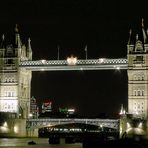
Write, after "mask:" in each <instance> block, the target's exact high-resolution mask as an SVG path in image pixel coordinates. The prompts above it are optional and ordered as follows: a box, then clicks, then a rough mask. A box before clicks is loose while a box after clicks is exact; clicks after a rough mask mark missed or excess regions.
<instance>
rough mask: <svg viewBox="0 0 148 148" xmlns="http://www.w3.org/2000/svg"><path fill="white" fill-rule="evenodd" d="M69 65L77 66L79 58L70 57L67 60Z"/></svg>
mask: <svg viewBox="0 0 148 148" xmlns="http://www.w3.org/2000/svg"><path fill="white" fill-rule="evenodd" d="M67 63H68V65H76V63H77V57H73V56H71V57H68V58H67Z"/></svg>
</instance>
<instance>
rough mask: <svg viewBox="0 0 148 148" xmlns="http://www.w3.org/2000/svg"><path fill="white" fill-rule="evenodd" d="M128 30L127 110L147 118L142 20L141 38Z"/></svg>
mask: <svg viewBox="0 0 148 148" xmlns="http://www.w3.org/2000/svg"><path fill="white" fill-rule="evenodd" d="M140 35H141V34H140ZM132 37H133V34H132V32H131V31H130V38H129V42H128V45H127V49H128V112H129V113H131V114H137V115H140V116H141V117H144V118H148V69H147V67H148V40H147V37H148V34H147V33H146V32H145V29H144V24H143V22H142V38H140V37H139V36H138V34H137V35H134V41H133V39H132Z"/></svg>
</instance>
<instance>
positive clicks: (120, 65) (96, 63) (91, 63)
mask: <svg viewBox="0 0 148 148" xmlns="http://www.w3.org/2000/svg"><path fill="white" fill-rule="evenodd" d="M19 67H21V68H25V69H26V70H31V71H60V70H113V69H117V70H119V69H127V68H128V60H127V59H124V58H120V59H106V58H100V59H86V60H77V59H75V58H73V57H72V58H69V59H67V60H36V61H22V62H20V65H19Z"/></svg>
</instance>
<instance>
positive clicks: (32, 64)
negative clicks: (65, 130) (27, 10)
mask: <svg viewBox="0 0 148 148" xmlns="http://www.w3.org/2000/svg"><path fill="white" fill-rule="evenodd" d="M141 33H142V38H139V36H138V35H136V37H134V39H133V38H132V36H133V35H132V32H131V31H130V34H129V41H128V44H127V58H119V59H109V58H107V59H105V58H99V59H85V60H83V59H77V58H76V57H69V58H68V59H66V60H37V61H33V60H32V48H31V40H30V39H28V43H27V45H24V44H22V41H21V38H20V33H19V31H18V28H17V26H16V28H15V32H14V35H15V41H14V42H12V44H8V45H7V44H6V40H5V36H4V35H3V36H2V40H1V44H0V112H1V114H4V116H5V117H6V118H5V119H4V118H3V121H0V122H1V123H0V134H1V133H2V134H4V133H5V134H7V136H8V135H13V136H20V137H21V136H26V127H27V128H29V126H30V128H32V127H33V126H35V127H38V125H41V124H45V125H46V123H48V122H52V123H53V120H50V119H46V120H48V122H46V120H43V119H42V120H41V119H40V120H37V119H29V120H28V118H29V113H30V98H31V97H30V95H31V79H32V71H41V70H45V71H59V70H113V69H117V70H119V69H124V70H127V75H128V84H127V85H128V98H127V99H128V113H129V114H134V115H135V114H138V115H139V116H140V117H141V118H144V119H145V120H147V119H148V32H146V31H145V27H144V24H143V22H142V28H141ZM64 120H65V121H64ZM91 120H92V121H91ZM54 121H55V120H54ZM58 121H59V122H60V123H62V122H66V121H67V120H66V119H63V120H62V119H61V120H56V121H55V123H58ZM74 121H75V122H79V120H78V119H75V120H74ZM82 121H84V122H95V123H97V124H99V122H101V120H98V121H95V119H90V120H87V119H84V120H82V119H81V122H82ZM68 122H70V121H68ZM104 122H106V124H108V123H109V121H107V120H104ZM111 122H112V121H111ZM113 122H114V121H113ZM104 124H105V123H104ZM110 125H112V124H110ZM123 128H124V131H126V130H128V131H129V129H131V128H130V127H129V126H128V125H126V124H124V126H122V130H120V131H121V132H123Z"/></svg>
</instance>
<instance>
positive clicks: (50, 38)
mask: <svg viewBox="0 0 148 148" xmlns="http://www.w3.org/2000/svg"><path fill="white" fill-rule="evenodd" d="M147 14H148V11H147V5H146V3H145V2H142V1H140V3H137V2H134V1H133V2H131V1H130V2H127V3H125V2H124V3H123V1H119V0H116V1H113V0H110V1H104V0H102V1H101V0H98V1H93V0H85V1H81V0H10V1H8V0H5V1H4V2H0V34H3V33H4V34H5V35H6V38H7V37H8V38H9V39H11V36H12V34H13V32H14V26H15V24H18V26H19V30H20V35H21V38H22V41H23V43H26V42H27V38H28V37H30V38H31V41H32V50H33V60H39V59H46V60H54V59H57V51H58V50H57V46H59V47H60V59H66V57H67V56H70V55H71V54H73V55H75V56H77V57H78V59H84V58H85V51H84V48H85V46H86V45H87V49H88V58H90V59H91V58H94V59H96V58H102V57H103V58H126V56H127V55H126V53H127V48H126V45H127V41H128V32H129V29H130V28H132V29H133V31H135V32H136V31H137V30H138V31H139V29H141V19H142V18H144V19H145V21H144V22H145V26H148V15H147ZM8 42H9V40H8ZM127 89H128V88H127V72H126V70H122V71H113V70H108V71H61V72H33V75H32V90H31V91H32V94H31V95H32V96H34V97H35V98H36V99H37V101H38V104H41V102H43V101H44V100H45V99H51V100H52V102H53V108H54V109H55V110H56V109H58V108H59V107H72V108H75V109H76V112H77V113H78V114H81V115H89V116H97V115H99V114H101V113H105V114H107V115H108V116H109V117H117V114H118V112H119V110H120V105H121V104H123V105H124V106H125V108H127V100H128V92H127Z"/></svg>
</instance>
